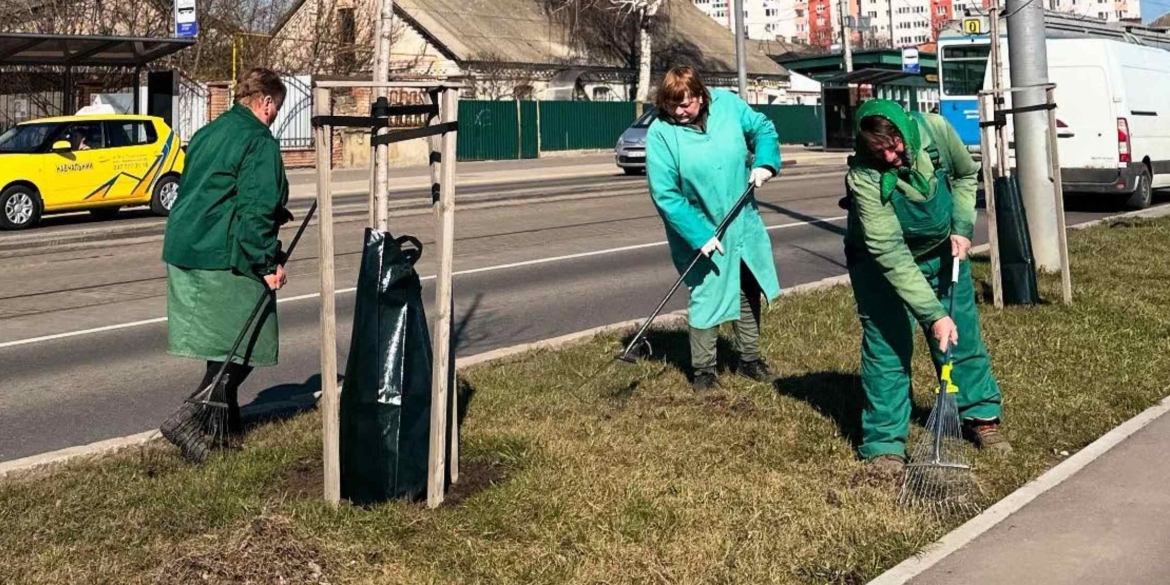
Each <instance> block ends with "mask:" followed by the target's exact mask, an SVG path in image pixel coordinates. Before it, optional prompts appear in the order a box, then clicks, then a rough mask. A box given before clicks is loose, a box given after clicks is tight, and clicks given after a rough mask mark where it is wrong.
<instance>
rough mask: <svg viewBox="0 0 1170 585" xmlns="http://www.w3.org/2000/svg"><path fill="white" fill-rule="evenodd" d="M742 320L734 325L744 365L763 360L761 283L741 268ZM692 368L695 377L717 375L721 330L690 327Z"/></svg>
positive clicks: (740, 305)
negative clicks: (761, 348)
mask: <svg viewBox="0 0 1170 585" xmlns="http://www.w3.org/2000/svg"><path fill="white" fill-rule="evenodd" d="M739 274H740V287H739V320H738V321H732V325H731V326H732V328H734V330H735V341H736V348H735V349H736V351H738V352H739V359H740V361H742V362H754V361H756V360H758V359H760V295H761V294H762V291H761V290H760V285H759V283H757V282H756V278H755V276H754V275H752V271H751V270H750V269H748V267H747V264H741V265H740V269H739ZM690 342H691V367H692V368H694V371H695V373H696V374H714V373H715V364H716V348H717V347H718V345H719V326H718V325H716V326H715V327H711V328H708V329H696V328H694V327H691V331H690Z"/></svg>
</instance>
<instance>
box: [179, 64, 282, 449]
mask: <svg viewBox="0 0 1170 585" xmlns="http://www.w3.org/2000/svg"><path fill="white" fill-rule="evenodd" d="M285 93H286V92H285V87H284V83H283V82H281V80H280V77H279V76H278V75H277V74H276V73H274V72H272V71H270V70H267V69H253V70H252V71H249V72H248V73H247V74H246V75H245V76H244V77H243V78H242V79H241V80H240V82H239V85H238V88H237V90H236V102H237V103H236V104H235V106H234V107H232V109H230V110H228V111H227V112H225V113H224V114H223V115H221V116H220V117H218V118H216V119H215V120H214V121H213V122H211V123H210V124H208V125H207V126H205V127H204V128H203V129H201V130H199V131H198V132H196V133H195V136H193V137H192V138H191V142H190V144H189V146H188V148H187V165H186V169H185V171H184V173H183V178H182V180H181V181H180V183H179V195H178V199H177V200H176V201H175V205H174V208H173V209H172V210H171V214H170V218H169V220H168V221H167V231H166V236H165V239H164V242H163V262H165V263H166V264H167V319H168V327H167V329H168V335H169V347H168V353H170V354H171V355H176V356H181V357H189V358H195V359H199V360H204V361H206V362H207V373H206V375H205V376H204V379H203V382H202V384H201V385H200V388H203V387H206V385H207V384H210V383H211V381H212V379H213V378H214V376H215V374H216V373H217V372H218V371H219V368H220V366H221V365H222V364H223V362H224V361H225V360H226V359H227V354H228V352H229V351H230V350H231V346H232V343H233V342H234V341H235V339H236V337H237V336H238V335H239V334H240V331H241V330H243V328H244V326H245V324H246V321H247V319H248V316H249V314H250V312H251V310H252V308H253V306H254V304H255V302H256V299H258V298H260V295H263V294H273V293H274V291H276V290H278V289H280V288H281V287H282V286H284V283H285V278H286V277H285V273H284V267H283V266H282V264H283V260H282V259H281V257H280V241H279V240H278V239H277V234H278V232H279V229H280V225H281V224H282V223H284V222H285V221H287V218H290V217H291V215H290V214H289V213H288V211H287V210H286V209H285V204H286V203H287V202H288V180H287V179H286V177H285V173H284V164H283V162H282V160H281V157H280V144H279V143H278V142H277V140H276V139H275V138H274V137H273V136H272V133H271V131H270V130H269V127H270V126H271V125H272V123H273V122H274V121H275V120H276V115H277V113H278V112H279V111H280V106H281V105H282V103H283V102H284V97H285ZM275 301H276V299H275V296H273V298H272V300H271V302H269V303H268V304H267V305H266V308H265V310H264V311H263V312H262V313H261V315H260V317H259V318H258V319H257V322H256V325H255V326H254V327H253V330H252V332H251V334H250V335H249V336H248V337H247V338H246V344H245V345H244V346H243V347H242V348H241V349H240V350H239V352H238V354H239V355H237V356H235V357H234V358H233V359H232V363H231V364H230V365H229V367H228V369H227V371H226V373H225V377H226V379H225V381H224V386H225V389H226V393H227V401H228V406H229V409H228V427H229V429H230V430H231V431H232V432H236V433H238V432H239V431H240V427H241V425H240V407H239V403H238V399H237V390H238V389H239V386H240V383H241V382H243V381H244V379H245V378H246V377H247V376H248V374H249V373H251V371H252V367H253V366H272V365H275V364H276V362H277V355H278V353H279V351H278V350H279V336H278V330H277V321H276V303H275Z"/></svg>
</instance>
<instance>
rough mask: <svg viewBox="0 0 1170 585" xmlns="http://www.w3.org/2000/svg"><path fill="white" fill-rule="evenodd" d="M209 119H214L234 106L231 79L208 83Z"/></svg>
mask: <svg viewBox="0 0 1170 585" xmlns="http://www.w3.org/2000/svg"><path fill="white" fill-rule="evenodd" d="M207 100H208V105H207V119H208V120H214V119H216V118H218V117H219V115H220V114H222V113H224V112H226V111H228V109H230V108H231V107H232V101H233V100H232V85H231V82H229V81H213V82H211V83H208V84H207Z"/></svg>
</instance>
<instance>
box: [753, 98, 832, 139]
mask: <svg viewBox="0 0 1170 585" xmlns="http://www.w3.org/2000/svg"><path fill="white" fill-rule="evenodd" d="M752 107H753V108H755V110H756V111H758V112H760V113H762V114H764V115H765V116H767V117H768V119H769V120H771V121H772V123H773V124H775V125H776V133H777V134H779V135H780V144H821V142H822V140H823V139H824V136H823V134H824V122H823V121H822V114H821V108H820V107H819V106H763V105H755V106H752Z"/></svg>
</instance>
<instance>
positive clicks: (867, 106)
mask: <svg viewBox="0 0 1170 585" xmlns="http://www.w3.org/2000/svg"><path fill="white" fill-rule="evenodd" d="M870 116H881V117H883V118H885V119H886V120H889V121H890V123H891V124H893V125H894V127H895V128H897V129H898V131H899V132H901V133H902V140H903V142H905V143H906V153H907V155H908V156H909V158H910V164H908V165H905V166H903V167H900V168H893V167H889V168H886V169H885V170H884V171H882V180H881V186H882V200H883V201H884V200H887V199H889V197H890V195H891V194H893V192H894V190H895V189H897V187H898V179H899V178H901V179H902V180H903V181H906V182H907V183H909V184H910V186H911V187H914V189H916V190H917V191H918V192H919V193H929V192H930V181H928V180H927V178H926V177H924V176H922V173H920V172H918V171H917V170H916V169H915V160H916V159H917V158H918V152H919V150H921V149H922V137H921V136H920V135H919V133H918V124H917V123H915V122H914V121H913V120H911V119H910V116H909V115H908V114H907V113H906V110H904V109H902V105H901V104H899V103H898V102H895V101H891V100H869V101H867V102H865V103H864V104H861V107H860V108H858V109H857V118H856V122H855V124H854V126H853V136H854V138H855V142H856V152H857V159H859V160H863V161H872V163H873V164H878V165H883V166H884V165H885V162H884V161H876V160H874V156H873V154H872V153H870V152H869V149H867V148H866V147H865V146H864V145H862V144H861V142H860V140H857V139H858V134H859V133H860V129H861V121H862V120H864V119H865V118H868V117H870ZM867 166H868V165H867Z"/></svg>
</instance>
